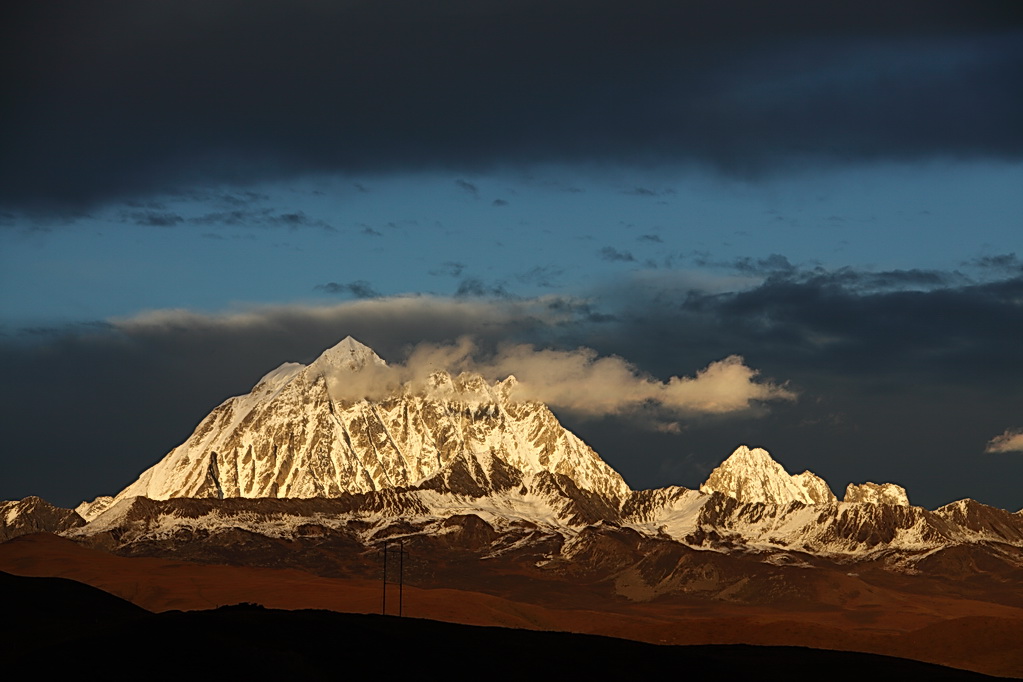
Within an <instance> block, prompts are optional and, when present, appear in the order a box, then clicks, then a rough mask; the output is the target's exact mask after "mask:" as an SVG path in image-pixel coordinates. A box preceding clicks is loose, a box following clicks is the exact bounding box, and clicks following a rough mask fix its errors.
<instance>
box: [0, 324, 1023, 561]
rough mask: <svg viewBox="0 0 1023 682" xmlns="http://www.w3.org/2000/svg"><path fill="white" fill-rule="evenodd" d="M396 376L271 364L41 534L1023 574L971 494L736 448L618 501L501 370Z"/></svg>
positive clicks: (328, 358)
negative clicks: (705, 472)
mask: <svg viewBox="0 0 1023 682" xmlns="http://www.w3.org/2000/svg"><path fill="white" fill-rule="evenodd" d="M398 376H399V374H397V373H396V372H394V371H393V368H389V367H388V366H387V364H386V363H385V362H384V361H383V360H382V359H381V358H380V357H378V356H377V355H376V353H374V352H373V351H372V350H371V349H370V348H368V347H366V346H364V345H362V344H361V343H359V342H358V341H355V340H354V339H352V338H350V337H349V338H346V339H344V340H343V341H341V342H340V343H339V344H337V345H336V346H334V347H333V348H330V349H328V350H326V351H325V352H324V353H323V354H322V355H320V356H319V357H318V358H317V359H316V360H315V361H314V362H312V363H310V364H309V365H308V366H306V365H301V364H297V363H286V364H284V365H281V366H280V367H278V368H277V369H275V370H273V371H272V372H270V373H269V374H267V375H266V376H264V377H263V378H262V379H261V380H260V381H259V382H258V383H257V384H256V385H255V387H254V388H253V389H252V391H251V392H250V393H248V394H246V395H243V396H238V397H234V398H230V399H228V400H226V401H225V402H224V403H222V404H221V405H220V406H218V407H217V408H215V409H214V410H213V411H212V412H211V413H210V414H209V415H208V416H207V417H206V418H205V419H204V420H203V421H202V422H201V423H200V424H199V426H198V427H197V428H196V429H195V431H194V433H193V434H192V435H191V436H190V437H189V438H188V440H186V441H185V442H184V443H182V444H181V445H179V446H178V447H176V448H174V449H173V450H172V451H171V452H170V453H168V454H167V455H166V456H165V457H164V458H163V459H162V460H160V461H159V462H158V463H157V464H155V465H154V466H153V467H152V468H150V469H149V470H147V471H146V472H145V473H143V474H142V475H141V476H140V477H139V479H138V480H137V481H135V482H134V483H132V484H131V485H129V486H128V487H127V488H125V489H124V490H123V491H121V492H120V493H119V494H118V495H116V496H114V497H102V498H97V499H96V500H94V501H93V502H90V503H83V504H82V505H80V506H79V507H78V509H77V510H76V511H77V512H78V514H80V515H81V517H83V518H84V519H85V520H86V521H88V523H86V524H85V525H81V526H80V527H78V526H77V524H76V523H70V522H69V523H70V525H68V526H67V527H62V528H60V529H58V530H59V532H61V533H62V534H64V535H66V536H68V537H73V538H77V539H79V540H81V541H83V542H88V543H91V544H94V545H96V546H102V547H105V548H107V549H113V550H115V551H120V552H125V553H132V554H137V553H143V554H145V553H146V552H158V551H169V550H167V548H173V551H175V552H183V551H185V550H184V549H183V546H184V545H188V546H190V547H193V549H194V551H197V552H199V554H200V556H201V555H202V553H203V552H205V551H212V550H210V549H209V547H210V546H211V545H210V543H213V544H212V546H213V547H217V548H219V549H217V550H216V551H217V552H220V551H223V549H224V546H226V545H231V544H232V543H234V542H239V541H242V540H238V537H241V538H243V540H244V543H250V544H251V542H252V538H253V537H256V536H258V537H263V538H279V539H289V541H290V540H296V539H300V538H302V537H305V535H306V534H308V533H310V532H312V531H311V530H310V529H317V530H316V531H315V533H314V534H315V535H316V536H317V537H320V536H329V537H341V538H344V542H345V543H350V544H351V545H352V546H360V547H371V546H373V545H374V544H375V543H376V542H378V541H379V540H380V538H383V537H393V536H395V535H398V536H401V537H437V538H441V537H444V538H449V539H450V538H452V537H454V536H452V533H454V532H455V531H456V529H461V530H459V531H458V533H460V534H459V535H458V537H459V538H461V540H460V541H465V540H466V537H468V536H471V537H472V538H473V540H472V542H480V541H481V540H480V538H490V539H489V540H488V541H487V543H485V544H486V547H482V546H481V547H480V548H479V549H480V551H481V552H484V553H485V554H488V555H495V553H496V554H501V553H502V552H507V551H511V550H510V548H515V551H516V552H524V551H527V549H526V548H531V549H529V550H528V551H529V552H533V553H534V554H533V555H531V556H533V558H532V559H530V560H529V561H531V562H533V563H535V564H536V565H537V566H541V565H546V562H549V561H553V560H555V559H557V558H558V557H560V558H561V559H565V558H568V557H571V556H576V554H575V553H577V551H579V550H578V548H579V547H580V545H579V542H581V540H580V538H583V537H587V538H590V539H591V540H592V538H593V532H594V531H593V529H594V528H600V529H603V530H601V533H605V534H608V533H609V534H612V535H613V534H622V533H626V534H631V535H628V537H633V538H645V540H643V542H648V541H649V542H655V543H656V542H668V543H672V544H675V545H679V546H682V547H686V548H688V549H687V551H689V550H702V551H706V550H711V551H712V552H714V553H719V554H735V553H740V554H742V555H744V556H755V557H759V560H762V561H767V562H769V563H772V562H773V563H777V562H781V563H786V562H796V563H799V562H805V560H806V557H810V556H813V557H826V558H827V559H828V560H829V561H840V562H852V561H873V560H880V561H882V562H883V563H885V565H888V566H893V567H897V568H899V570H915V569H914V568H913V566H915V563H914V562H917V561H919V560H923V558H927V560H928V561H932V562H933V561H936V559H935V558H934V557H935V556H937V555H936V554H935V552H939V553H940V552H943V551H945V550H948V549H949V548H954V547H959V548H963V547H965V548H969V551H971V552H973V551H980V552H982V553H985V554H986V555H991V556H995V557H998V558H997V561H1007V562H1009V564H1010V565H1012V566H1017V567H1023V516H1021V515H1020V514H1012V513H1009V512H1006V511H1003V510H999V509H993V508H991V507H986V506H985V505H981V504H979V503H977V502H974V501H972V500H963V501H960V502H956V503H953V504H950V505H946V506H945V507H942V508H940V509H937V510H934V511H929V510H926V509H923V508H921V507H914V506H911V505H910V504H909V498H908V496H907V494H906V491H905V490H904V489H903V488H902V487H900V486H898V485H895V484H892V483H882V484H877V483H861V484H855V483H850V484H849V485H848V487H847V488H846V492H845V497H844V499H843V500H841V501H839V500H838V499H837V498H836V496H835V495H834V493H833V492H832V490H831V488H830V487H829V486H828V484H827V483H826V482H825V481H824V480H823V479H821V478H820V477H818V476H816V475H815V474H813V473H811V472H809V471H805V472H803V473H801V474H797V475H791V474H789V473H788V472H787V471H785V469H784V467H782V465H781V464H780V463H778V462H776V461H775V460H774V459H773V458H772V457H771V456H770V454H769V453H768V452H767V451H766V450H764V449H761V448H752V449H751V448H749V447H747V446H745V445H742V446H739V447H738V448H737V449H736V450H735V451H734V452H733V453H732V454H731V456H729V457H728V458H727V459H726V460H725V461H724V462H722V464H721V465H720V466H718V467H717V468H715V469H714V470H713V471H712V472H711V474H710V476H709V477H708V478H707V480H706V482H705V483H704V484H703V485H701V486H700V488H699V490H688V489H686V488H681V487H670V488H664V489H659V490H642V491H633V490H631V489H630V488H629V487H628V485H626V483H625V481H624V480H623V479H622V477H621V476H620V475H619V474H618V473H617V472H616V471H614V470H613V469H612V468H611V467H609V466H608V465H607V464H606V463H605V462H604V461H603V460H601V459H600V457H599V456H598V455H597V454H596V453H595V452H594V451H593V450H592V449H591V448H590V447H589V446H587V445H586V444H585V443H584V442H583V441H581V440H580V439H579V438H578V437H576V436H575V435H574V434H572V433H570V432H569V431H568V430H566V429H565V428H564V427H563V426H562V425H561V424H560V423H559V422H558V420H557V418H556V417H555V416H554V415H553V414H552V413H551V411H550V410H549V409H548V408H547V407H546V406H544V405H543V404H541V403H538V402H533V401H520V400H517V399H516V396H515V386H516V381H515V378H514V377H508V378H506V379H504V380H503V381H498V382H494V383H488V382H487V381H485V380H484V379H483V378H482V377H480V376H478V375H474V374H461V375H457V376H451V375H450V374H448V373H446V372H435V373H433V374H432V375H430V376H428V377H423V378H421V379H419V380H418V381H412V380H407V379H406V380H404V381H397V380H396V377H398ZM9 504H15V503H9ZM4 509H11V510H14V507H5V508H4ZM19 509H20V507H19ZM8 516H10V517H11V518H21V521H19V523H21V524H22V525H23V526H24V527H26V528H30V527H32V526H31V524H30V523H29V522H28V521H26V520H25V518H24V517H23V515H22V514H21V512H17V513H15V512H14V511H9V512H8ZM75 518H77V515H75ZM2 520H3V519H0V521H2ZM26 524H27V525H26ZM7 525H8V526H11V524H7ZM466 529H470V530H466ZM232 533H234V534H237V533H242V534H243V535H242V536H237V537H236V536H235V535H232ZM466 533H468V535H466ZM230 538H235V539H234V540H231V539H230ZM296 541H297V540H296ZM587 542H588V541H587ZM629 542H632V540H629ZM195 543H198V544H195ZM244 543H243V544H244ZM612 546H618V545H615V544H612ZM160 548H163V549H160ZM196 548H198V549H196ZM203 548H205V549H203ZM573 548H576V549H573ZM537 557H539V558H537ZM794 557H795V558H794ZM799 557H803V558H799ZM204 560H208V558H207V559H204ZM957 561H958V560H957ZM612 563H613V562H612ZM959 563H960V564H961V563H962V562H961V561H960V562H959ZM957 565H958V564H957ZM1013 570H1015V569H1013Z"/></svg>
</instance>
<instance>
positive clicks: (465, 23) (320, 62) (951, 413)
mask: <svg viewBox="0 0 1023 682" xmlns="http://www.w3.org/2000/svg"><path fill="white" fill-rule="evenodd" d="M0 13H2V14H0V82H2V83H3V89H2V93H3V95H2V97H3V101H2V106H0V240H2V243H0V376H3V377H4V381H3V391H2V394H0V395H2V397H0V410H2V414H4V415H5V416H4V418H3V419H2V420H0V442H2V443H3V450H2V451H0V499H13V498H20V497H23V496H25V495H29V494H38V495H41V496H43V497H46V498H47V499H50V500H51V501H53V502H56V503H59V504H65V505H70V504H75V503H77V502H78V501H80V500H81V499H85V498H92V497H94V496H95V495H98V494H110V493H113V492H116V491H117V490H119V489H120V488H122V487H123V486H124V485H126V484H127V483H129V482H130V481H131V480H132V479H133V478H134V477H135V476H136V475H137V474H138V473H139V472H140V471H141V470H143V469H144V468H146V467H148V466H150V465H151V464H152V463H154V462H155V461H156V460H158V459H159V458H160V457H161V456H163V454H165V453H166V452H167V451H168V450H169V449H170V448H172V447H174V446H175V445H177V444H178V443H180V442H181V441H182V440H184V439H185V438H186V437H187V436H188V435H189V433H190V432H191V429H192V428H193V427H194V426H195V424H196V423H197V422H198V421H199V419H201V418H202V417H203V416H204V415H205V414H206V413H207V412H208V411H209V410H210V409H211V408H212V407H214V406H215V405H216V404H218V403H219V402H221V401H222V400H223V399H225V398H226V397H228V396H230V395H235V394H238V393H243V392H245V391H247V390H248V389H249V388H251V386H252V385H253V384H254V383H255V382H256V381H257V380H258V378H259V377H260V376H262V374H264V373H265V372H267V371H269V370H270V369H272V368H273V367H276V366H277V365H279V364H280V363H282V362H285V361H292V360H297V361H303V362H306V361H309V360H311V359H312V358H314V357H315V356H316V354H317V353H318V352H320V351H321V350H323V349H324V348H326V347H328V346H330V345H333V344H334V343H336V342H337V341H338V340H340V339H341V338H343V337H344V336H346V335H348V334H351V335H353V336H355V337H356V338H358V339H360V340H362V341H363V342H365V343H367V344H369V345H371V346H373V347H374V348H375V349H376V350H377V351H378V352H379V353H380V354H381V355H382V356H383V357H384V358H385V359H387V360H388V361H390V362H394V363H402V362H404V361H405V359H406V358H407V357H408V355H409V353H410V352H411V351H412V350H413V349H414V348H416V347H417V345H418V344H423V343H428V344H441V345H443V344H452V343H455V341H456V340H457V339H459V338H462V337H471V338H472V339H473V342H474V343H475V348H476V351H475V355H474V356H473V362H475V363H477V364H479V366H480V367H486V368H489V371H493V372H496V371H498V369H500V370H504V369H508V370H509V371H516V372H517V373H522V372H528V371H531V370H530V368H535V367H539V366H540V364H539V363H540V362H541V361H546V360H550V359H551V358H554V359H555V360H552V362H554V361H556V362H560V363H562V364H561V365H560V366H561V367H574V368H576V369H579V371H580V372H582V373H583V374H582V376H584V377H585V380H586V381H592V382H594V383H593V384H592V386H598V385H599V387H600V390H601V391H606V392H607V394H608V395H611V394H614V393H615V390H614V386H613V385H611V384H610V383H608V382H609V381H610V380H609V379H608V377H610V376H612V375H613V373H608V374H604V373H602V372H604V371H605V370H608V368H610V369H612V370H614V371H615V372H619V374H618V375H617V376H620V380H621V381H622V382H623V383H622V385H621V387H620V391H618V394H619V396H624V395H627V394H628V391H630V390H634V389H636V387H640V389H641V392H642V391H646V392H647V393H644V395H646V396H647V399H645V401H640V402H636V401H633V402H631V403H630V402H629V401H627V400H624V399H620V400H617V401H612V402H613V403H614V407H613V408H608V409H606V410H605V411H604V412H600V411H599V410H595V409H590V408H588V407H584V406H581V403H579V402H578V401H576V402H573V401H572V400H571V399H569V398H566V397H565V396H554V397H552V400H553V401H555V402H556V401H559V400H560V401H561V402H560V403H558V404H553V403H552V404H553V407H554V408H555V410H556V411H557V413H558V414H559V416H561V417H562V418H563V420H564V421H565V423H566V424H567V425H569V426H570V427H571V428H572V429H573V430H574V431H576V432H577V433H578V434H579V435H580V436H581V437H583V438H584V439H585V440H587V441H588V442H590V443H591V444H592V445H593V446H594V447H595V449H596V450H597V451H598V452H600V453H601V454H602V456H604V457H605V458H606V459H607V460H608V461H609V462H610V463H611V464H612V465H613V466H615V467H616V468H618V469H619V470H620V471H621V472H622V473H623V475H625V477H626V479H627V480H628V481H629V482H630V484H632V485H633V486H634V487H654V486H661V485H668V484H681V485H686V486H689V487H695V486H697V485H698V484H699V483H700V482H701V481H702V480H703V479H704V477H705V476H706V475H707V473H708V472H709V470H710V469H711V468H712V467H713V466H714V465H716V464H717V463H718V462H719V461H720V460H721V459H723V458H724V457H726V456H727V455H728V454H729V453H730V452H731V450H732V449H733V448H734V447H735V446H736V445H738V444H740V443H747V444H749V445H760V446H763V447H766V448H767V449H768V450H770V451H771V452H772V454H774V455H775V456H776V457H777V458H778V459H779V461H781V462H782V463H783V464H784V465H785V466H786V467H787V468H788V469H789V470H790V471H792V472H798V471H802V470H803V469H807V468H808V469H811V470H813V471H815V472H816V473H818V474H820V475H822V476H823V477H824V478H825V479H826V480H828V482H829V483H830V484H831V486H832V488H833V489H834V490H835V492H836V493H837V494H838V495H839V496H841V494H842V492H843V490H844V487H845V485H846V484H847V483H849V482H862V481H864V480H874V481H882V480H891V481H895V482H898V483H901V484H903V485H905V486H906V487H907V488H908V489H909V493H910V497H911V500H913V501H915V502H917V503H920V504H923V505H926V506H930V507H934V506H937V505H940V504H943V503H946V502H949V501H952V500H954V499H958V498H961V497H967V496H969V497H974V498H977V499H979V500H980V501H982V502H985V503H988V504H993V505H997V506H1002V507H1006V508H1009V509H1012V510H1016V509H1019V508H1020V507H1023V496H1021V494H1020V493H1019V482H1020V481H1021V480H1023V478H1021V476H1023V435H1019V434H1020V433H1021V432H1023V344H1021V342H1020V340H1021V339H1023V261H1021V259H1020V256H1023V198H1021V197H1023V125H1021V124H1020V121H1023V85H1021V84H1023V6H1021V5H1020V3H1018V2H976V1H973V2H965V1H962V2H960V1H949V0H929V1H926V2H925V1H919V2H916V1H908V2H896V3H892V2H873V1H861V2H855V3H853V2H829V3H822V2H809V1H806V0H798V1H797V0H790V1H781V2H772V3H764V2H759V1H757V2H752V1H742V2H727V1H722V0H719V1H716V2H709V1H708V2H702V1H698V2H678V1H677V0H675V1H672V2H658V1H646V2H645V1H642V0H639V1H632V2H600V1H592V0H591V1H588V2H565V1H563V0H554V1H546V2H540V1H536V2H525V1H523V2H486V1H483V2H479V1H474V2H444V1H442V2H430V3H422V2H411V1H408V2H402V1H399V2H356V1H352V2H292V3H277V2H258V1H257V2H251V1H249V2H241V1H239V2H208V1H207V2H181V1H175V2H146V3H137V2H90V3H77V2H55V3H38V2H15V3H8V4H6V5H5V7H4V9H3V10H0ZM516 344H518V345H516ZM522 344H525V346H523V345H522ZM513 348H518V349H519V350H516V351H514V352H513V350H512V349H513ZM522 348H528V349H529V350H528V351H526V350H522ZM579 349H590V350H582V351H580V350H579ZM544 351H547V352H548V354H546V355H545V354H544ZM551 352H557V353H562V355H550V353H551ZM733 356H740V357H741V358H742V359H741V361H738V360H736V361H734V362H732V364H731V365H727V361H726V359H727V358H731V357H733ZM509 358H510V359H509ZM586 358H589V360H588V361H587V360H586ZM600 358H618V360H613V359H612V360H608V361H607V362H605V363H603V364H601V362H600ZM513 361H514V362H518V363H520V364H521V368H520V369H516V368H515V367H514V366H513V365H512V364H510V363H513ZM587 362H589V364H587ZM572 363H581V364H579V365H578V367H577V366H576V365H573V364H572ZM616 363H617V364H616ZM716 363H717V364H716ZM721 363H725V364H721ZM737 363H738V364H737ZM726 365H727V366H728V367H731V369H732V370H734V372H733V373H732V374H728V375H724V374H722V375H721V377H720V379H719V381H720V382H721V384H720V385H722V386H724V385H726V384H727V386H726V387H727V389H728V390H729V391H731V393H730V394H729V395H731V396H733V397H734V396H739V398H737V400H738V402H733V403H729V404H728V406H727V408H721V409H711V408H709V407H707V405H708V403H705V402H703V403H701V402H700V401H699V400H696V399H693V400H690V399H689V398H685V399H683V398H680V397H678V395H676V393H673V391H675V389H676V388H677V387H678V385H683V384H685V382H684V381H682V380H678V382H676V384H672V383H671V380H672V377H688V378H690V379H691V380H693V381H695V382H696V383H695V384H694V385H695V386H696V387H697V389H694V390H698V391H706V390H710V388H709V387H712V386H714V385H715V384H713V382H714V381H715V380H716V379H715V377H717V376H718V375H717V374H715V372H717V371H718V370H722V368H724V367H726ZM551 367H552V368H553V367H554V366H553V365H551ZM623 368H624V369H623ZM558 371H561V370H556V369H550V376H560V375H559V374H558ZM565 371H566V372H567V370H565ZM622 372H624V374H622ZM701 372H703V374H700V373H701ZM566 376H567V374H566ZM751 377H752V378H751ZM700 382H702V383H700ZM541 383H542V382H541ZM685 385H687V386H688V384H685ZM587 386H590V384H587ZM673 386H674V388H673ZM537 390H540V389H539V388H538V389H537ZM586 390H587V389H582V388H581V389H580V391H581V392H586ZM593 390H594V391H596V389H593ZM552 395H553V394H552ZM601 395H603V393H601ZM700 395H701V396H702V395H704V394H703V393H701V394H700ZM673 396H674V397H673ZM700 400H702V398H700ZM687 401H688V402H687Z"/></svg>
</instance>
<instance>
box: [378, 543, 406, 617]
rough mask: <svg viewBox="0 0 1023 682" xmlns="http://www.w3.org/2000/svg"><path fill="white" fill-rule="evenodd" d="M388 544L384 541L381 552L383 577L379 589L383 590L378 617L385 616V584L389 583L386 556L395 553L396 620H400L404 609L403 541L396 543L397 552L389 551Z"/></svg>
mask: <svg viewBox="0 0 1023 682" xmlns="http://www.w3.org/2000/svg"><path fill="white" fill-rule="evenodd" d="M389 542H390V541H389V540H384V549H383V552H384V575H383V583H382V585H381V587H382V588H383V593H382V595H381V601H380V615H382V616H386V615H387V583H388V582H389V581H388V574H387V555H388V554H390V553H391V552H394V551H397V553H398V618H401V616H402V613H403V611H404V607H405V604H404V601H405V541H404V540H399V541H398V548H397V550H394V549H391V547H390V546H389Z"/></svg>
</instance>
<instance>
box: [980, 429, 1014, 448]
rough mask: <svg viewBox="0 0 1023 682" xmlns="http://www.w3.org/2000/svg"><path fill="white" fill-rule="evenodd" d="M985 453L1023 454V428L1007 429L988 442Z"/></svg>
mask: <svg viewBox="0 0 1023 682" xmlns="http://www.w3.org/2000/svg"><path fill="white" fill-rule="evenodd" d="M984 452H1023V428H1021V429H1006V430H1005V432H1004V433H1002V434H1001V435H1000V436H995V437H994V438H992V439H991V440H989V441H988V444H987V447H986V448H985V449H984Z"/></svg>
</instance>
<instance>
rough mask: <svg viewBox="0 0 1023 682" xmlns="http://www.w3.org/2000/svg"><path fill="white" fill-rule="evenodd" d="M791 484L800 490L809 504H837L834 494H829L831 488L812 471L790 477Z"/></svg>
mask: <svg viewBox="0 0 1023 682" xmlns="http://www.w3.org/2000/svg"><path fill="white" fill-rule="evenodd" d="M792 482H793V483H795V484H796V486H797V487H799V488H802V489H803V491H804V492H806V495H807V497H809V498H810V502H811V504H831V503H832V502H838V498H837V497H835V493H833V492H831V486H829V485H828V484H827V481H825V480H824V479H823V478H821V477H820V476H818V475H817V474H815V473H813V472H812V471H804V472H803V473H801V474H796V475H795V476H793V477H792Z"/></svg>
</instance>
